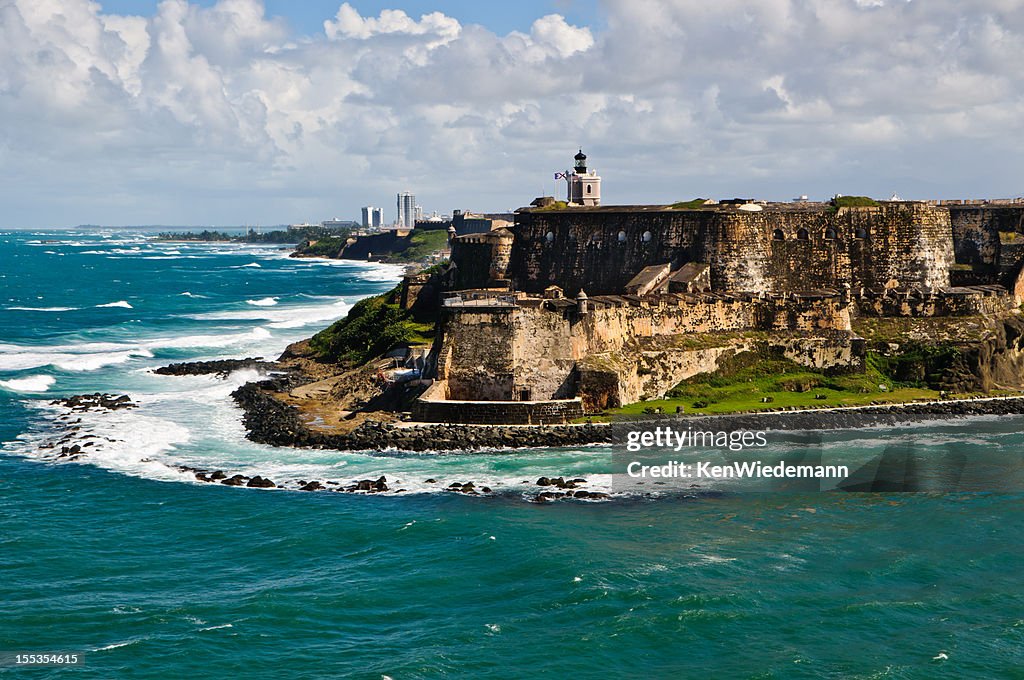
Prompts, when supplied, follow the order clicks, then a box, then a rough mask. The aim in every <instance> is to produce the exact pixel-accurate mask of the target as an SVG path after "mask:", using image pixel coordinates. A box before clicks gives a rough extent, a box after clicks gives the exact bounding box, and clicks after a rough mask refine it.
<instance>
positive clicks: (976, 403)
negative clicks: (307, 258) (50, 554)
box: [231, 379, 1024, 452]
mask: <svg viewBox="0 0 1024 680" xmlns="http://www.w3.org/2000/svg"><path fill="white" fill-rule="evenodd" d="M280 387H281V384H280V383H279V382H278V380H276V379H269V380H264V381H257V382H250V383H246V384H245V385H244V386H242V387H241V388H239V389H237V390H236V391H235V392H234V393H232V395H231V396H232V397H233V398H234V400H235V403H236V404H237V405H238V406H239V407H240V408H241V409H242V411H243V417H242V420H243V424H244V426H245V428H246V437H247V438H248V439H250V440H251V441H254V442H257V443H260V444H268V445H271V446H280V447H293V448H302V447H305V448H320V449H334V450H341V451H349V450H352V451H355V450H360V451H361V450H372V451H388V450H394V451H417V452H425V451H439V452H440V451H474V450H483V449H488V450H495V449H498V450H500V449H521V448H534V447H548V448H552V447H555V448H557V447H570V446H583V445H593V444H611V443H613V442H615V441H620V440H621V437H622V435H623V434H624V432H623V430H625V429H633V428H636V427H638V426H645V425H651V426H657V425H665V424H668V423H675V424H678V425H682V426H685V427H692V428H700V427H714V428H716V429H718V430H724V429H733V430H739V429H747V430H752V429H759V430H784V431H815V430H844V429H846V430H848V429H857V428H863V427H874V426H884V425H898V424H904V423H914V422H923V421H928V420H954V419H962V418H970V417H984V416H1005V415H1024V397H976V398H970V399H948V400H944V401H936V402H920V403H912V402H911V403H905V404H886V405H868V406H846V407H827V408H820V409H807V410H800V411H762V412H747V413H733V414H721V415H711V416H708V415H694V416H686V415H661V416H646V417H642V418H635V419H626V418H624V419H622V420H616V421H613V422H610V423H586V424H564V425H464V424H442V423H409V422H405V423H400V424H393V423H389V422H383V421H374V420H368V421H365V422H363V423H362V424H360V425H359V426H357V427H356V428H355V429H353V430H352V431H350V432H348V433H345V434H331V433H325V432H322V431H316V430H313V429H311V428H310V427H308V426H307V424H306V422H305V421H304V420H303V419H302V417H301V411H300V410H299V409H298V408H296V407H295V406H292V405H289V404H286V403H284V402H283V401H281V400H280V399H277V398H276V397H275V396H273V395H272V394H271V393H270V392H268V391H267V389H268V388H269V389H279V388H280Z"/></svg>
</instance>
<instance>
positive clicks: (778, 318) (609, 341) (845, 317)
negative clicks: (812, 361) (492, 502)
mask: <svg viewBox="0 0 1024 680" xmlns="http://www.w3.org/2000/svg"><path fill="white" fill-rule="evenodd" d="M608 300H609V299H606V298H602V297H595V298H594V299H593V300H592V301H591V303H592V310H591V311H590V313H588V314H586V315H580V314H579V313H578V312H577V311H576V307H575V306H574V305H568V306H563V307H560V308H557V309H548V308H547V304H549V303H544V304H536V305H516V306H507V307H499V306H495V307H478V306H464V307H458V306H455V307H446V308H445V311H446V318H445V320H444V323H443V326H442V340H441V351H440V356H441V358H440V359H439V361H438V366H439V368H438V378H440V379H442V380H446V381H447V390H448V398H450V399H455V400H498V401H505V400H546V399H564V398H568V397H572V396H574V395H576V394H577V393H578V383H579V379H580V374H579V371H578V369H577V365H578V362H580V361H581V360H582V359H584V358H585V357H588V356H591V355H595V354H600V353H609V352H611V353H618V352H624V351H626V350H628V349H629V347H632V346H634V343H636V342H637V341H638V340H640V339H643V338H686V337H688V336H693V335H695V334H706V333H723V332H732V331H742V330H755V329H757V330H776V331H782V330H787V331H788V330H801V331H805V332H807V333H808V334H820V333H823V332H834V331H848V330H849V328H850V319H849V312H848V310H847V306H846V305H845V304H844V303H843V302H842V301H841V300H840V299H839V298H838V297H828V298H823V299H789V298H783V299H770V298H768V299H763V300H762V299H757V298H731V297H724V296H723V297H716V296H688V295H665V296H658V297H651V298H644V299H642V300H641V299H636V300H635V302H633V303H630V302H627V301H625V300H621V299H619V300H620V302H619V303H617V304H612V303H611V302H609V301H608ZM668 349H670V350H672V351H670V352H669V354H672V353H677V352H675V349H673V348H668ZM663 359H664V360H665V365H666V367H667V368H665V369H664V370H663V371H662V372H663V373H664V374H665V375H666V376H671V375H674V374H675V372H676V369H675V368H673V366H674V364H673V362H674V361H675V360H674V359H671V358H669V357H668V354H665V355H664V356H663ZM627 363H628V364H629V370H631V371H633V372H634V373H636V372H637V371H639V370H641V368H640V367H638V366H636V365H634V362H632V361H630V362H627ZM648 363H650V362H648ZM684 363H685V361H684ZM680 370H683V371H684V372H685V368H681V369H680ZM684 377H685V376H684ZM666 379H671V377H668V378H666ZM680 379H682V378H680ZM676 382H678V380H676ZM672 384H675V383H672ZM671 386H672V385H668V387H671ZM642 389H643V388H642V387H640V388H637V390H636V391H637V392H640V391H641V390H642ZM665 389H667V387H666V388H665Z"/></svg>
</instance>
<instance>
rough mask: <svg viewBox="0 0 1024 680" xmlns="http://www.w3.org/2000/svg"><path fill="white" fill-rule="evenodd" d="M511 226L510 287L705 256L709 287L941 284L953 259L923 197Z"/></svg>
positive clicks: (604, 285)
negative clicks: (814, 207)
mask: <svg viewBox="0 0 1024 680" xmlns="http://www.w3.org/2000/svg"><path fill="white" fill-rule="evenodd" d="M514 231H515V242H514V244H513V245H512V251H511V258H510V263H509V269H508V271H509V278H511V279H512V280H513V282H514V284H515V286H516V288H517V290H523V291H526V292H533V293H537V292H540V291H542V290H543V289H544V288H546V287H547V286H549V285H558V286H561V287H562V288H563V289H564V290H565V291H566V293H567V294H568V295H570V296H572V295H575V294H576V292H577V291H578V290H579V289H580V288H583V289H585V290H586V291H587V293H588V294H590V295H600V294H611V295H614V294H619V293H621V292H622V291H623V289H624V287H625V284H626V283H627V282H628V281H629V280H630V279H631V278H632V277H633V276H634V275H635V274H636V273H638V272H639V271H640V270H641V269H643V268H644V267H646V266H650V265H656V264H664V263H666V262H668V263H671V264H672V265H673V267H674V268H676V267H679V266H681V265H683V264H685V263H687V262H706V263H708V264H709V265H710V277H711V285H712V290H715V291H749V292H762V291H767V292H773V293H787V292H795V291H796V292H798V291H808V290H815V289H822V288H829V289H834V290H842V289H843V288H844V286H845V284H849V285H850V286H851V288H852V290H854V291H857V290H859V289H861V288H864V289H867V290H871V289H875V288H884V287H885V286H886V284H888V283H889V282H890V281H893V280H895V281H897V282H898V283H899V285H900V286H901V287H911V286H915V285H916V286H922V287H927V288H939V287H946V286H949V268H950V267H951V266H952V264H953V263H954V256H953V230H952V225H951V223H950V215H949V211H948V209H946V208H944V207H937V206H931V205H926V204H923V203H884V204H882V205H880V206H877V207H865V208H840V209H839V210H838V211H836V210H833V209H831V208H823V209H820V210H772V209H768V210H765V211H763V212H744V211H738V210H681V211H672V210H662V209H657V208H653V209H644V208H635V209H629V208H624V209H621V210H600V209H598V210H554V211H538V212H534V211H524V212H520V213H517V214H516V226H515V227H514ZM803 231H806V238H801V236H802V235H803ZM620 232H624V233H625V240H624V241H621V242H620V241H619V239H618V234H619V233H620ZM646 232H649V233H650V236H651V237H650V240H647V241H645V240H644V234H645V233H646ZM549 233H550V234H552V239H551V240H550V241H549V240H548V239H547V234H549ZM777 235H781V236H782V239H781V240H780V239H778V238H776V236H777ZM832 236H834V238H832ZM453 257H455V255H453ZM460 266H461V265H460Z"/></svg>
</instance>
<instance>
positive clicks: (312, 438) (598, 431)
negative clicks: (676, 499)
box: [231, 383, 612, 451]
mask: <svg viewBox="0 0 1024 680" xmlns="http://www.w3.org/2000/svg"><path fill="white" fill-rule="evenodd" d="M231 396H232V397H233V398H234V400H235V402H236V403H237V404H238V405H239V406H240V407H241V408H242V411H243V412H244V416H243V419H242V422H243V424H244V425H245V429H246V432H247V435H246V436H247V437H248V438H249V439H250V440H251V441H254V442H257V443H259V444H269V445H271V446H293V447H307V448H316V449H337V450H341V451H385V450H388V449H397V450H400V451H473V450H480V449H510V448H530V447H566V446H583V445H587V444H599V443H611V441H612V440H611V431H610V429H609V428H608V427H606V426H603V425H537V426H529V425H494V426H488V427H478V426H473V425H447V424H423V425H413V426H398V425H393V424H391V423H384V422H376V421H367V422H364V423H362V424H361V425H360V426H359V427H357V428H356V429H354V430H353V431H351V432H349V433H346V434H330V433H325V432H316V431H313V430H310V429H309V428H308V427H307V426H306V425H305V423H304V422H303V421H302V418H301V417H300V415H299V411H298V409H296V408H295V407H293V406H289V405H287V404H284V403H282V402H281V401H280V400H278V399H275V398H274V397H273V396H272V395H270V394H268V393H267V392H266V391H265V390H263V389H262V387H261V383H247V384H245V385H243V386H242V387H240V388H238V389H237V390H235V391H234V392H233V393H232V394H231Z"/></svg>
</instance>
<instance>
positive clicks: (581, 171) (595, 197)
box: [565, 149, 601, 205]
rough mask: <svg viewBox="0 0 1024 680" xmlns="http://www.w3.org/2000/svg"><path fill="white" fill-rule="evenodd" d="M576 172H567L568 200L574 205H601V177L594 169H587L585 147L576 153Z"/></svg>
mask: <svg viewBox="0 0 1024 680" xmlns="http://www.w3.org/2000/svg"><path fill="white" fill-rule="evenodd" d="M575 160H576V170H575V172H572V173H570V172H568V171H567V172H566V173H565V180H566V183H567V184H568V185H569V188H568V192H567V193H568V198H567V200H568V202H569V203H570V204H572V205H601V178H600V177H598V175H597V172H595V171H594V170H589V171H588V170H587V155H586V154H585V153H583V149H580V150H579V153H577V154H576V157H575Z"/></svg>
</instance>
